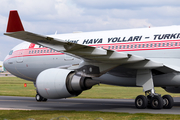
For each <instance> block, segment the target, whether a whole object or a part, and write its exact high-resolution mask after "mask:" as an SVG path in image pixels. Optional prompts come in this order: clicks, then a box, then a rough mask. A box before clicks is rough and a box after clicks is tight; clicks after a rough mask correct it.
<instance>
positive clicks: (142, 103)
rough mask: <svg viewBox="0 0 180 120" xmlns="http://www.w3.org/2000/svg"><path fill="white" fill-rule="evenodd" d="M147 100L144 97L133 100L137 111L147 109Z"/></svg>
mask: <svg viewBox="0 0 180 120" xmlns="http://www.w3.org/2000/svg"><path fill="white" fill-rule="evenodd" d="M147 104H148V100H147V98H146V97H145V96H144V95H139V96H137V97H136V99H135V106H136V108H138V109H145V108H146V107H147Z"/></svg>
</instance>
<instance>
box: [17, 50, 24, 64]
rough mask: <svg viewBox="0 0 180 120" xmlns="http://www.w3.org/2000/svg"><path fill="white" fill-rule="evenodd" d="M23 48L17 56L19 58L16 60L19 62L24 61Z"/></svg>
mask: <svg viewBox="0 0 180 120" xmlns="http://www.w3.org/2000/svg"><path fill="white" fill-rule="evenodd" d="M23 52H24V51H23V50H22V51H19V53H18V57H17V59H16V62H17V63H23Z"/></svg>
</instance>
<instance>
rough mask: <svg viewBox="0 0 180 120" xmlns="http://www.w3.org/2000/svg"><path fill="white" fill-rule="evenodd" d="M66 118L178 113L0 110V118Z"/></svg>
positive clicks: (124, 119)
mask: <svg viewBox="0 0 180 120" xmlns="http://www.w3.org/2000/svg"><path fill="white" fill-rule="evenodd" d="M58 118H59V119H58ZM67 118H68V119H69V120H179V119H180V115H167V114H163V115H162V114H145V113H138V114H129V113H114V112H87V111H19V110H16V111H14V110H9V111H7V110H1V111H0V120H5V119H6V120H67Z"/></svg>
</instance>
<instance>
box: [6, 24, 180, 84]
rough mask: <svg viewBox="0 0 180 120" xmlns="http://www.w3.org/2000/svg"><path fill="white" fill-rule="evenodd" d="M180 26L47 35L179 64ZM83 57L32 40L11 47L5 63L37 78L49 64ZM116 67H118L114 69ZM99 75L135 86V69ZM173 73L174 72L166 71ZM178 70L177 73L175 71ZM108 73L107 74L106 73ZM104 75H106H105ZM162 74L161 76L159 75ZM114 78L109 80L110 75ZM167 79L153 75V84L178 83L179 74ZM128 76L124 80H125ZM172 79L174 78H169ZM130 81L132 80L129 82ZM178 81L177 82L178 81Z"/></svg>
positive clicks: (27, 76)
mask: <svg viewBox="0 0 180 120" xmlns="http://www.w3.org/2000/svg"><path fill="white" fill-rule="evenodd" d="M179 28H180V26H171V27H159V28H140V29H131V30H113V31H101V32H87V33H83V32H82V33H72V34H58V35H49V37H54V38H61V39H63V40H65V41H68V42H70V43H77V44H84V45H89V46H95V47H97V48H103V49H109V50H114V51H117V52H126V53H129V54H134V55H138V56H143V57H145V58H150V59H152V60H154V61H157V62H163V63H164V64H168V65H172V66H175V67H177V69H178V68H179V67H180V64H179V62H180V54H179V53H180V49H179V48H180V31H179ZM81 61H82V60H81V59H80V58H78V57H76V56H69V55H67V54H64V53H61V52H58V51H55V50H52V49H49V48H46V47H43V46H40V45H35V44H33V43H28V42H23V43H21V44H20V45H18V46H16V47H15V48H13V49H12V50H11V51H10V53H9V55H8V56H7V57H6V58H5V61H4V66H5V68H6V69H7V70H8V71H9V72H11V73H12V74H14V75H16V76H18V77H20V78H23V79H26V80H30V81H34V82H35V81H36V78H37V76H38V74H39V73H40V72H42V71H43V70H45V69H48V68H57V67H60V66H66V65H73V64H79V63H80V62H81ZM116 69H117V70H116ZM116 69H114V70H111V71H109V72H108V73H107V74H104V75H102V76H101V77H99V78H95V79H98V80H102V81H103V82H104V83H109V84H115V85H124V86H136V81H135V77H136V71H135V72H130V71H134V70H132V69H126V70H122V69H123V68H122V67H121V66H120V67H117V68H116ZM169 74H171V76H175V75H174V73H169ZM177 74H178V76H179V73H176V75H177ZM108 75H109V77H107V76H108ZM104 76H106V77H104ZM162 76H164V77H162ZM112 77H114V78H113V80H111V81H109V80H108V79H109V78H112ZM173 78H174V79H172V80H171V82H168V81H169V79H170V78H169V79H168V80H167V77H166V76H165V75H164V74H163V75H159V76H155V80H154V81H156V82H155V86H160V85H161V83H158V79H166V80H167V82H166V80H165V82H164V86H167V85H169V86H172V85H180V82H179V80H178V79H179V77H177V76H176V77H173ZM124 79H127V80H126V81H127V82H124ZM173 80H174V82H172V81H173ZM128 81H131V82H128ZM177 83H178V84H177Z"/></svg>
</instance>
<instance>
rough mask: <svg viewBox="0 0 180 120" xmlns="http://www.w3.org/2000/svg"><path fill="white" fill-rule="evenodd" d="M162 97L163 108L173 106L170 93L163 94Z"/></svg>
mask: <svg viewBox="0 0 180 120" xmlns="http://www.w3.org/2000/svg"><path fill="white" fill-rule="evenodd" d="M162 98H163V100H164V102H165V104H164V106H163V108H164V109H171V108H172V107H173V105H174V100H173V98H172V97H171V96H170V95H164V96H163V97H162Z"/></svg>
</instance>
